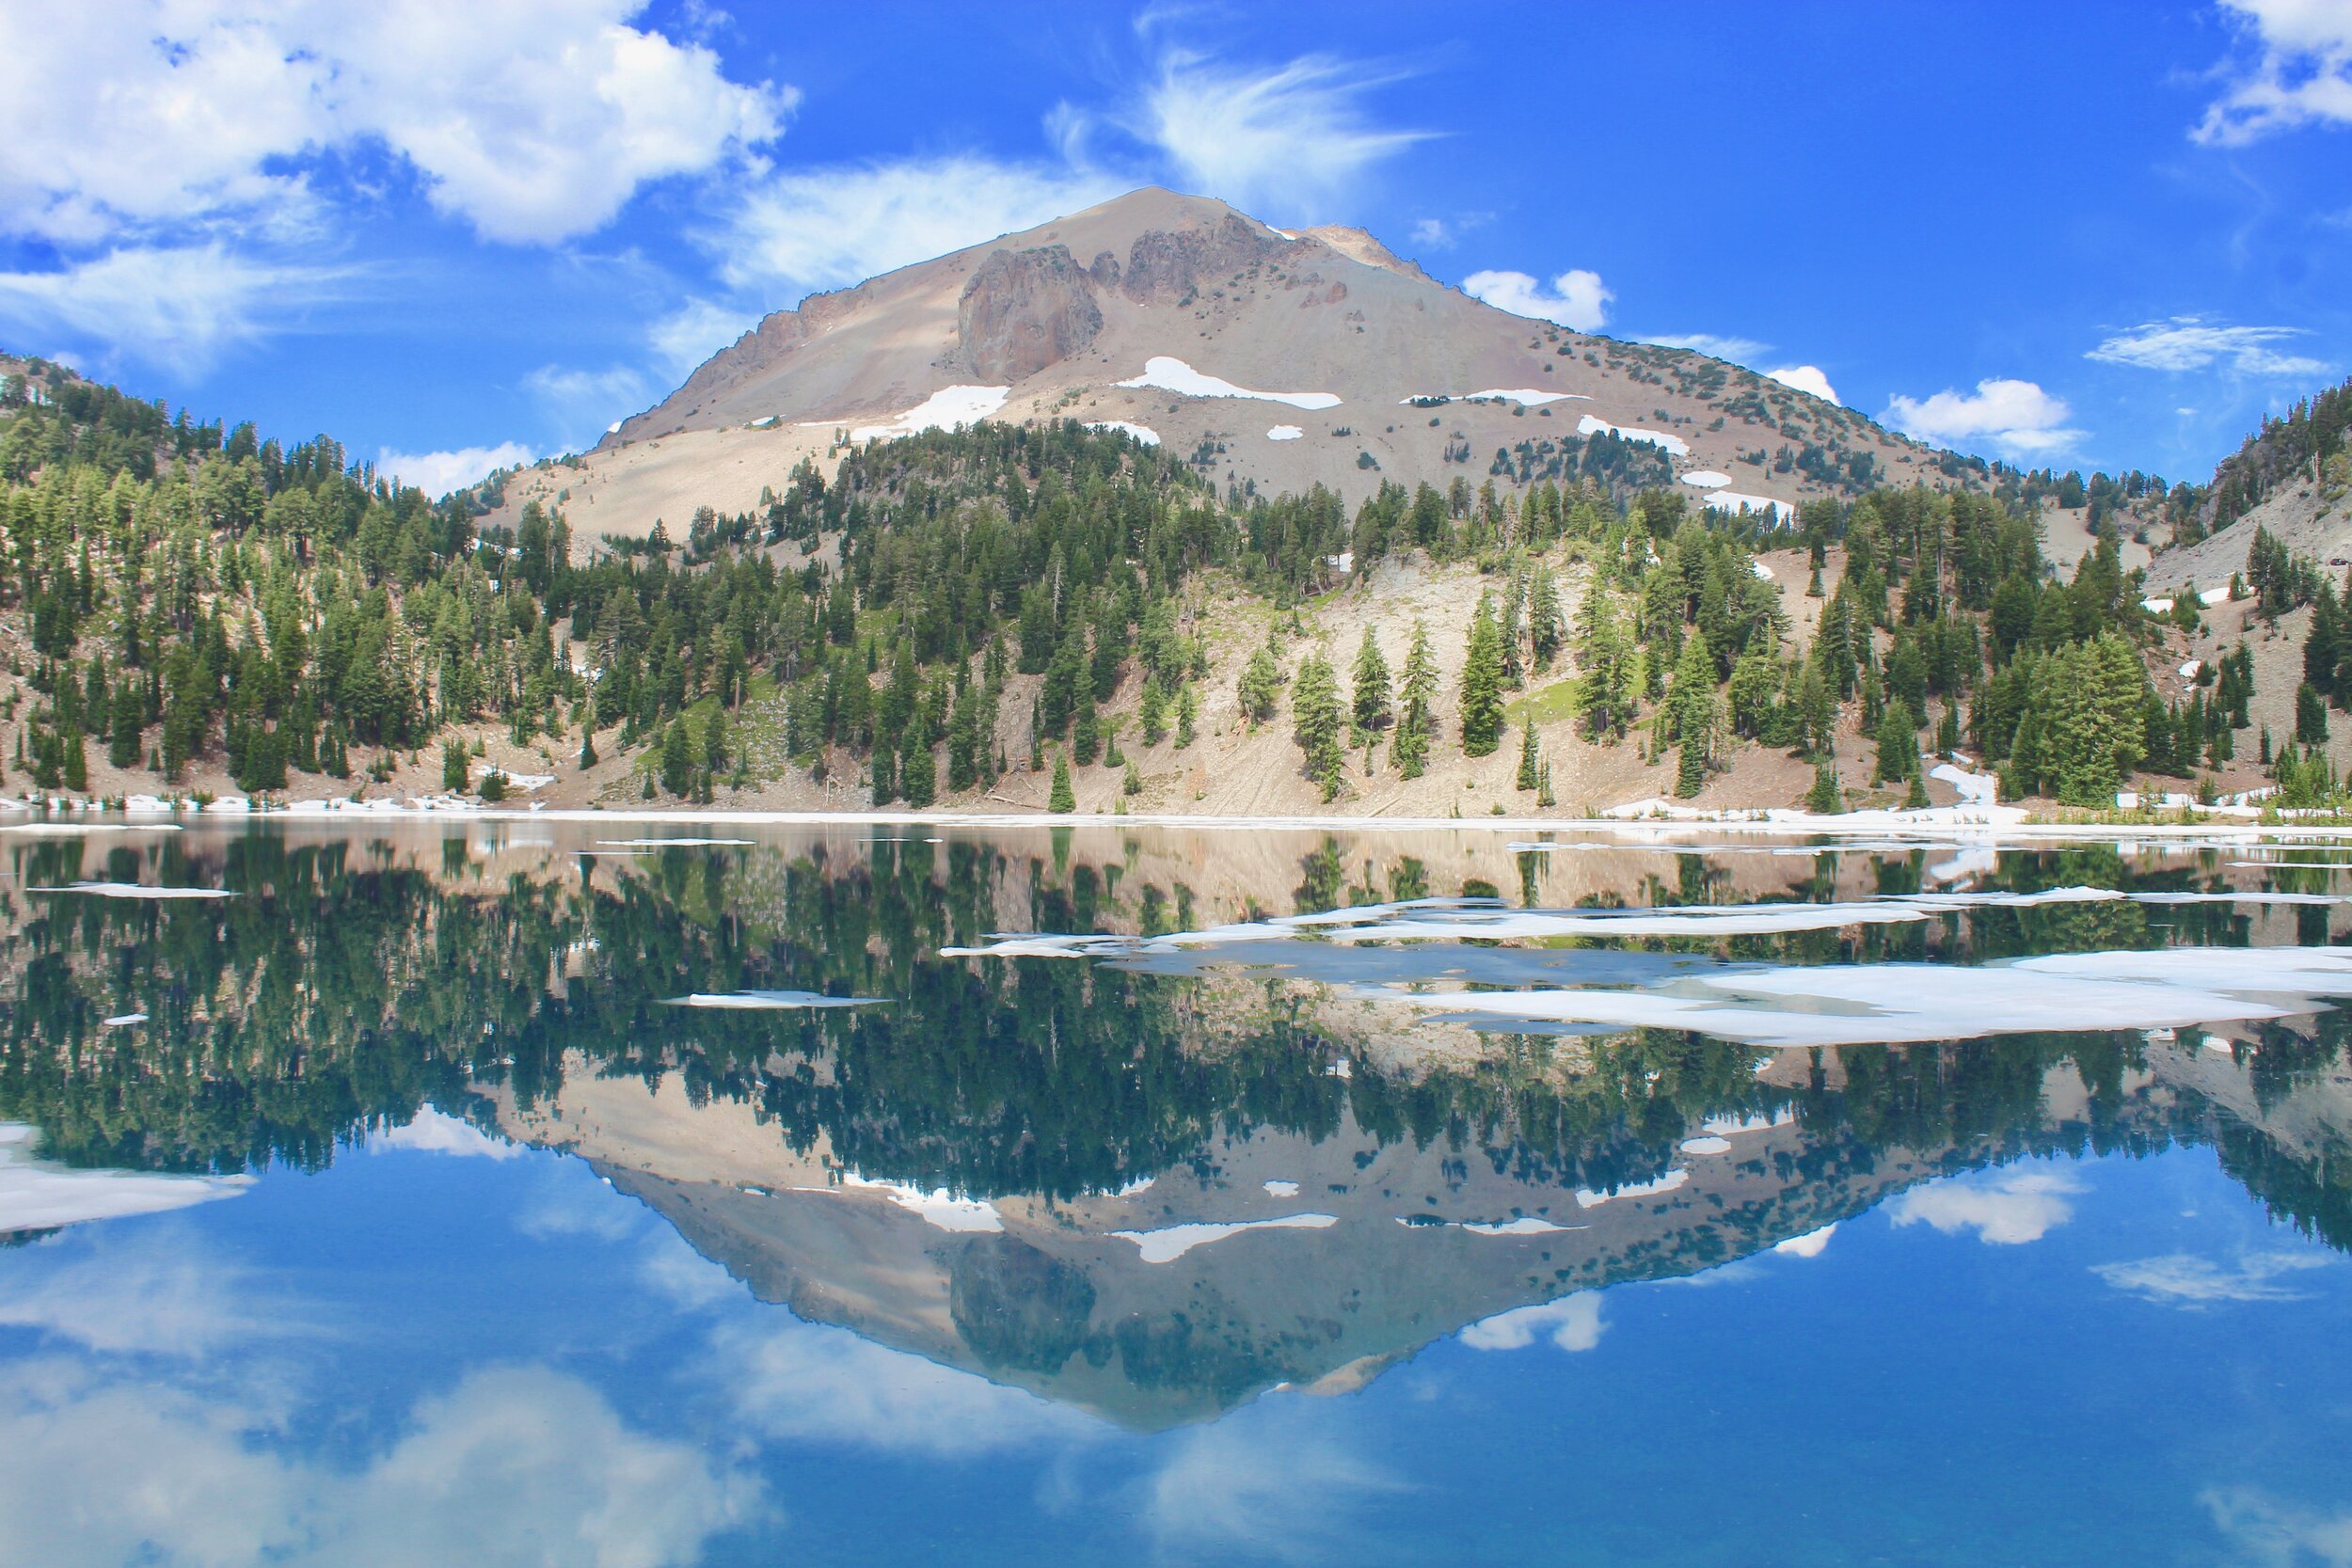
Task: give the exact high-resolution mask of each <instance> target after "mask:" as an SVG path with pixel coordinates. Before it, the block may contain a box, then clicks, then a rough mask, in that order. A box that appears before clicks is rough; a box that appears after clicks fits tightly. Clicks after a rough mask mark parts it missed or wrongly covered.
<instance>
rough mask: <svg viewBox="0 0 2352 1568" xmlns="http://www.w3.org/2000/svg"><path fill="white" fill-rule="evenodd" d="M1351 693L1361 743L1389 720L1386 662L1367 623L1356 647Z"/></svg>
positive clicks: (1387, 662)
mask: <svg viewBox="0 0 2352 1568" xmlns="http://www.w3.org/2000/svg"><path fill="white" fill-rule="evenodd" d="M1354 696H1355V701H1354V704H1353V710H1354V711H1353V714H1352V717H1353V719H1354V721H1355V730H1356V743H1357V744H1358V745H1359V746H1360V745H1363V744H1364V743H1365V741H1366V739H1367V737H1369V736H1374V735H1376V734H1378V733H1379V731H1380V727H1381V726H1382V725H1383V724H1386V723H1387V722H1388V721H1389V661H1388V660H1387V659H1386V658H1383V657H1381V655H1380V641H1379V639H1377V638H1375V637H1374V636H1373V635H1372V628H1371V627H1370V626H1366V627H1365V628H1364V640H1363V641H1362V642H1361V643H1360V644H1359V645H1358V647H1357V649H1356V670H1355V693H1354Z"/></svg>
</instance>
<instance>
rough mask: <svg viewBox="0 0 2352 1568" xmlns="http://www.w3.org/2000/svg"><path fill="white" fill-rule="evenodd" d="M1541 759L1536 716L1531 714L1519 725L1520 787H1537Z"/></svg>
mask: <svg viewBox="0 0 2352 1568" xmlns="http://www.w3.org/2000/svg"><path fill="white" fill-rule="evenodd" d="M1540 766H1541V759H1540V758H1539V757H1538V756H1537V755H1536V753H1535V716H1534V714H1532V713H1531V714H1529V715H1528V718H1527V722H1526V723H1524V724H1522V725H1520V726H1519V787H1520V788H1521V789H1533V788H1534V787H1535V785H1536V783H1537V782H1538V780H1537V774H1538V770H1539V768H1540Z"/></svg>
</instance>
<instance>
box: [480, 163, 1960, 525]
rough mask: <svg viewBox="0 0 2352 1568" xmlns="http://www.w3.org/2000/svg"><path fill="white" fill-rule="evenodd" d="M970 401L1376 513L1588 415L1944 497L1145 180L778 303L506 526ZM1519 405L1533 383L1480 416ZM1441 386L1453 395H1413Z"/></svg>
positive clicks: (626, 499)
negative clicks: (535, 512) (1164, 363)
mask: <svg viewBox="0 0 2352 1568" xmlns="http://www.w3.org/2000/svg"><path fill="white" fill-rule="evenodd" d="M1154 359H1162V360H1180V361H1182V362H1183V363H1184V365H1185V366H1187V367H1189V369H1190V371H1191V372H1196V373H1197V375H1198V376H1205V377H1212V378H1216V380H1218V381H1222V382H1224V383H1227V384H1229V385H1231V386H1232V387H1236V388H1243V389H1246V390H1248V391H1252V392H1257V393H1284V394H1303V396H1296V397H1294V399H1293V401H1288V402H1286V401H1281V400H1280V399H1277V398H1270V397H1264V396H1258V397H1235V396H1230V395H1208V389H1207V388H1204V385H1203V384H1202V383H1200V381H1198V380H1197V379H1193V380H1187V379H1186V378H1185V377H1184V376H1183V375H1182V374H1178V375H1175V376H1168V375H1162V376H1160V377H1159V379H1160V380H1162V381H1169V380H1173V381H1175V382H1177V383H1179V384H1178V385H1176V386H1162V385H1143V386H1136V387H1126V386H1122V385H1120V383H1122V382H1128V381H1136V380H1139V379H1141V378H1144V377H1146V376H1147V374H1148V373H1149V372H1148V370H1147V367H1148V366H1149V365H1150V363H1151V362H1152V360H1154ZM950 388H968V389H973V390H970V391H965V392H958V393H954V394H952V395H951V397H950V398H949V400H948V403H949V404H950V405H952V407H953V409H955V410H958V411H964V412H963V417H965V418H969V417H971V416H970V414H969V412H968V410H970V409H974V408H978V407H980V406H983V405H993V404H994V399H995V396H996V395H997V394H996V393H995V392H994V391H993V390H991V389H994V388H1002V394H1001V395H1002V400H1003V401H1002V403H1001V406H996V407H995V409H994V412H993V413H990V414H989V415H988V416H987V417H990V418H994V419H1001V420H1040V419H1053V418H1076V419H1080V420H1088V421H1114V420H1115V421H1120V422H1122V423H1125V424H1129V425H1133V426H1136V427H1138V428H1140V429H1142V430H1145V431H1149V432H1150V433H1151V434H1152V436H1153V437H1155V438H1156V439H1158V440H1159V441H1160V442H1161V443H1162V444H1164V445H1166V446H1167V447H1168V448H1170V449H1171V450H1174V451H1180V452H1183V453H1186V454H1198V456H1199V459H1200V467H1201V468H1202V470H1203V471H1204V472H1205V473H1208V474H1209V475H1211V476H1212V477H1214V478H1215V479H1216V480H1217V481H1218V482H1219V483H1225V482H1228V481H1232V482H1234V483H1248V482H1254V483H1256V484H1257V485H1258V487H1259V488H1260V489H1261V490H1262V491H1268V492H1282V491H1293V492H1295V491H1300V490H1304V489H1305V488H1307V487H1308V486H1309V485H1310V484H1312V483H1322V484H1325V485H1327V486H1329V487H1331V488H1333V489H1335V490H1338V491H1340V492H1342V493H1343V494H1344V495H1346V496H1348V497H1349V498H1350V499H1356V498H1359V497H1361V496H1363V495H1365V494H1368V493H1370V492H1371V491H1372V490H1374V489H1375V487H1376V486H1377V485H1378V484H1379V483H1380V482H1381V481H1382V480H1384V479H1394V480H1398V481H1401V482H1404V483H1408V484H1409V483H1417V482H1419V481H1422V480H1428V481H1431V482H1435V483H1449V482H1450V481H1451V480H1452V479H1453V478H1454V477H1456V476H1457V475H1459V476H1467V477H1469V478H1470V479H1471V480H1472V481H1473V482H1474V483H1476V482H1483V481H1484V480H1485V479H1486V477H1487V475H1488V471H1489V468H1490V467H1491V466H1492V464H1493V461H1494V458H1495V454H1496V451H1497V450H1498V449H1507V450H1509V451H1512V452H1513V453H1514V454H1515V455H1518V454H1519V449H1520V448H1521V445H1522V443H1524V444H1525V446H1526V452H1525V454H1524V455H1526V456H1527V457H1529V458H1531V459H1533V460H1534V462H1536V463H1537V464H1538V465H1540V464H1541V463H1543V462H1544V461H1545V459H1546V458H1547V457H1549V456H1550V455H1553V454H1556V453H1557V452H1558V451H1559V450H1560V449H1561V448H1562V446H1563V445H1564V444H1565V442H1566V441H1567V440H1568V439H1569V438H1571V437H1574V436H1577V434H1578V426H1579V423H1580V421H1581V420H1586V419H1588V418H1589V419H1596V420H1604V421H1607V422H1608V423H1609V424H1611V425H1612V426H1615V427H1620V428H1625V429H1630V430H1638V431H1650V432H1656V433H1658V435H1659V436H1661V437H1663V438H1664V440H1663V441H1662V442H1660V441H1645V442H1643V443H1642V445H1643V450H1644V451H1647V452H1652V453H1657V454H1661V455H1662V456H1664V457H1666V458H1667V459H1668V460H1669V462H1670V467H1671V469H1672V471H1673V472H1674V473H1675V474H1676V475H1677V476H1678V475H1683V474H1697V475H1702V476H1705V475H1708V474H1714V475H1722V476H1727V478H1728V483H1723V482H1722V481H1717V482H1715V483H1714V485H1713V487H1714V488H1716V489H1721V490H1728V491H1731V492H1736V493H1740V494H1747V495H1754V496H1760V497H1767V498H1771V499H1778V500H1785V501H1792V502H1793V501H1799V500H1802V499H1804V497H1806V496H1807V495H1812V494H1819V493H1821V492H1822V489H1823V486H1822V485H1821V484H1820V483H1817V482H1816V480H1814V479H1812V478H1808V477H1807V476H1806V475H1805V474H1804V472H1802V471H1800V470H1798V469H1797V468H1795V467H1788V468H1787V469H1786V470H1782V469H1781V468H1780V467H1779V464H1780V462H1781V461H1782V460H1783V458H1784V457H1786V458H1787V459H1788V461H1789V462H1790V463H1792V464H1793V460H1794V458H1795V456H1796V455H1797V454H1800V453H1802V452H1803V451H1804V449H1806V448H1807V447H1818V448H1820V449H1821V450H1822V451H1826V452H1829V453H1831V454H1833V455H1834V456H1837V457H1840V458H1843V457H1850V456H1853V455H1856V454H1861V453H1867V454H1869V456H1870V457H1871V459H1872V461H1873V462H1874V464H1875V466H1876V467H1875V472H1876V474H1877V476H1878V477H1881V478H1885V479H1891V480H1893V481H1894V482H1896V483H1909V482H1911V481H1912V480H1914V479H1918V480H1922V481H1925V482H1928V483H1947V481H1946V479H1945V476H1944V475H1943V474H1942V472H1941V470H1940V469H1939V468H1937V467H1935V466H1934V465H1935V462H1936V460H1937V459H1938V457H1939V456H1940V454H1938V453H1935V452H1933V451H1931V449H1928V448H1924V447H1920V446H1918V445H1916V444H1915V443H1913V442H1911V441H1909V440H1908V439H1906V438H1904V437H1901V436H1892V435H1890V434H1888V433H1887V432H1885V431H1883V430H1881V429H1880V428H1879V427H1877V426H1876V425H1874V424H1872V423H1871V422H1870V421H1869V420H1866V419H1864V418H1863V417H1862V416H1860V415H1858V414H1856V413H1854V412H1852V411H1851V410H1850V409H1845V408H1841V407H1839V406H1837V405H1836V404H1829V403H1824V402H1822V401H1821V400H1820V399H1818V398H1814V397H1812V396H1810V395H1808V394H1805V393H1803V392H1798V391H1795V390H1793V389H1791V388H1787V387H1784V386H1782V385H1780V384H1779V383H1777V382H1773V381H1770V380H1767V379H1765V378H1764V377H1761V376H1758V375H1756V373H1755V372H1750V371H1746V370H1743V369H1740V368H1739V367H1737V366H1734V365H1729V364H1726V363H1724V361H1721V360H1716V359H1710V358H1708V357H1707V356H1704V355H1699V354H1695V353H1692V352H1690V351H1688V350H1681V349H1666V348H1656V347H1651V346H1648V345H1644V344H1638V343H1628V342H1621V341H1617V340H1614V339H1609V338H1601V337H1591V336H1585V335H1581V334H1577V333H1572V332H1567V331H1565V330H1563V329H1561V328H1559V327H1556V326H1553V325H1551V324H1549V323H1547V322H1535V321H1529V320H1527V319H1525V318H1523V317H1519V316H1514V315H1510V314H1508V313H1506V312H1504V311H1502V310H1498V309H1494V308H1492V307H1490V306H1487V305H1485V304H1482V303H1481V302H1479V301H1477V300H1474V299H1471V298H1470V297H1469V296H1467V295H1465V294H1463V293H1460V292H1459V291H1457V290H1454V289H1452V288H1449V287H1446V286H1445V285H1442V284H1440V283H1438V282H1437V281H1436V280H1434V279H1433V278H1431V277H1429V276H1428V275H1427V274H1426V273H1424V272H1422V270H1421V268H1420V267H1418V266H1416V265H1414V264H1413V263H1412V262H1410V261H1404V260H1401V259H1400V258H1398V257H1397V256H1395V255H1394V254H1393V253H1391V251H1390V250H1389V249H1388V248H1387V247H1386V246H1384V245H1381V244H1380V242H1379V241H1377V240H1376V239H1375V238H1373V237H1372V236H1371V235H1369V234H1366V233H1364V232H1363V231H1362V230H1353V229H1343V228H1337V227H1333V228H1323V229H1312V230H1302V231H1297V232H1290V231H1285V230H1276V229H1272V228H1269V227H1267V226H1266V225H1264V224H1262V223H1259V222H1258V221H1257V220H1256V219H1254V218H1250V217H1248V216H1247V215H1246V214H1241V213H1239V212H1236V211H1235V210H1233V209H1232V208H1231V207H1229V206H1227V205H1225V204H1224V203H1223V202H1219V201H1214V200H1209V199H1206V198H1198V197H1187V196H1179V195H1176V194H1174V193H1172V192H1168V191H1164V190H1141V191H1136V192H1133V193H1131V194H1129V195H1127V196H1124V197H1120V198H1117V199H1116V200H1112V201H1108V202H1104V204H1102V205H1101V206H1098V207H1093V208H1089V209H1088V210H1087V211H1085V212H1083V213H1077V214H1072V215H1071V216H1069V217H1066V218H1061V219H1057V220H1056V221H1055V222H1053V223H1049V224H1046V225H1043V226H1041V227H1040V228H1038V229H1033V230H1027V231H1025V232H1023V233H1018V234H1009V235H1006V236H1004V237H1003V238H1002V239H999V240H996V241H992V242H990V243H988V244H986V245H975V246H973V247H971V248H969V249H966V250H961V251H957V252H955V253H953V254H951V255H947V256H943V257H940V258H938V259H936V260H934V261H925V262H920V263H918V264H916V265H914V266H909V267H902V268H900V269H898V271H896V272H892V273H888V274H885V275H883V276H882V277H877V278H873V279H871V280H869V281H867V282H865V283H862V284H859V285H858V286H857V287H855V288H852V289H847V290H843V291H839V292H836V293H820V294H814V295H811V296H810V297H809V298H808V299H806V300H804V301H803V302H802V304H801V305H800V306H799V308H798V309H791V310H779V311H777V312H775V313H773V314H771V315H770V316H769V317H767V318H766V319H765V320H764V321H762V322H761V323H760V325H759V326H758V327H757V328H756V329H755V330H754V331H752V332H749V333H746V334H745V335H744V336H743V337H742V338H741V339H740V340H739V341H737V342H735V343H734V344H732V345H730V346H729V347H727V348H725V349H723V350H722V351H721V352H720V353H719V354H717V355H716V356H713V357H712V358H711V359H710V360H709V361H708V362H707V363H706V364H704V365H703V366H702V367H701V368H700V369H698V370H696V371H695V372H693V374H692V375H691V376H690V377H688V378H687V380H686V382H685V384H684V385H683V386H681V387H680V388H678V389H677V391H676V392H675V393H674V394H672V395H671V396H670V397H669V398H667V399H665V400H663V402H662V403H661V404H659V405H658V406H656V407H654V408H652V409H649V410H647V411H645V412H644V413H643V414H639V415H636V416H634V417H632V418H630V419H628V420H623V421H621V422H620V423H619V424H618V425H617V426H615V428H614V429H613V431H612V434H611V435H609V436H607V437H606V438H605V440H604V441H602V442H601V443H600V444H599V445H598V447H597V449H596V451H594V452H592V453H590V454H588V455H587V457H586V458H585V459H584V462H583V464H582V465H581V466H580V467H565V466H562V465H550V466H546V467H540V468H537V469H532V470H527V471H526V472H525V473H524V474H523V475H520V476H518V477H517V480H516V483H512V484H510V485H509V487H508V491H507V496H508V510H509V511H512V510H513V509H515V508H517V507H519V506H520V505H521V504H522V502H523V501H525V500H527V499H534V498H535V499H540V500H542V501H543V502H545V501H550V500H553V499H556V496H557V495H558V494H559V493H560V492H562V491H564V490H566V489H568V490H570V491H571V492H572V493H573V496H574V498H575V500H574V503H573V504H574V505H576V506H577V507H578V510H579V513H580V515H575V516H574V519H573V529H574V533H575V536H576V537H578V538H579V539H580V540H581V541H582V542H583V543H588V542H593V541H594V539H595V538H596V536H597V535H598V534H600V533H615V534H628V533H642V532H643V531H645V530H647V529H650V527H651V526H652V522H653V519H654V517H655V516H656V515H660V516H662V517H664V518H665V519H666V520H668V521H669V523H670V524H671V526H672V527H673V529H674V530H675V528H676V527H678V526H679V525H680V523H681V521H682V518H681V517H680V515H678V514H679V510H680V509H681V508H683V509H685V511H686V512H687V513H689V514H691V508H692V506H694V505H700V504H708V505H712V506H714V507H719V508H722V509H725V510H740V509H742V508H743V507H746V506H748V505H750V504H751V503H752V502H753V501H755V499H756V498H757V495H758V492H759V489H760V487H761V486H762V485H768V486H772V487H774V488H775V489H777V490H779V491H781V490H782V488H783V487H784V483H785V480H786V476H787V474H788V473H789V471H790V469H791V467H792V466H793V465H794V464H795V463H797V462H799V461H800V460H802V459H803V457H807V456H812V455H814V456H817V457H818V459H819V461H822V460H823V455H824V454H825V452H826V451H828V449H829V448H830V447H831V446H832V442H833V437H834V434H835V433H836V432H859V431H874V430H879V429H881V428H882V427H885V426H890V425H891V424H892V421H894V420H899V419H900V417H901V416H905V415H907V414H908V413H909V412H910V411H912V410H915V409H917V408H918V407H921V406H923V405H925V404H927V403H928V402H929V400H931V399H932V398H933V397H934V396H935V395H937V394H941V393H945V392H948V390H949V389H950ZM1497 391H1507V392H1518V393H1525V394H1528V395H1527V396H1525V397H1521V398H1502V399H1493V400H1486V401H1480V402H1475V403H1473V402H1469V401H1465V400H1466V399H1467V398H1468V397H1469V396H1470V395H1471V394H1477V393H1483V392H1497ZM1438 397H1443V398H1448V399H1451V400H1452V401H1449V402H1446V403H1443V404H1434V405H1428V406H1414V405H1413V404H1412V403H1411V401H1410V400H1412V399H1415V398H1424V399H1426V398H1438ZM935 412H936V409H935ZM1294 432H1295V434H1293V433H1294ZM861 438H863V437H861ZM657 441H659V442H660V443H662V446H663V450H662V451H661V452H660V455H659V457H658V458H657V457H656V456H654V455H653V454H652V453H651V452H650V451H648V450H647V449H648V448H650V447H651V445H652V444H653V443H655V442H657ZM697 476H700V481H699V483H698V481H697ZM1696 493H1697V491H1696V490H1694V491H1693V494H1696ZM591 496H593V497H594V498H595V499H594V505H595V507H596V516H595V517H594V518H593V520H591V519H588V518H586V517H585V515H584V514H585V513H586V510H587V498H589V497H591Z"/></svg>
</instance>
